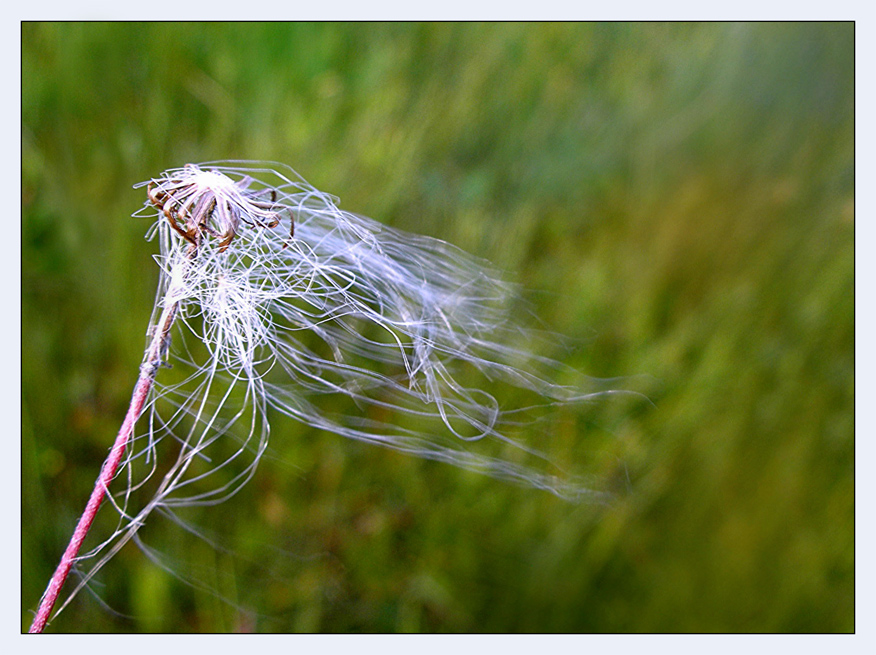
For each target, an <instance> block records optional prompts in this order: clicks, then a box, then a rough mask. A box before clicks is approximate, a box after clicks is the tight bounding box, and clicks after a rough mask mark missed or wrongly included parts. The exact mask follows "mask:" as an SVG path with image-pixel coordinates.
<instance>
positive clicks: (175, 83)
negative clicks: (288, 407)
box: [21, 23, 854, 632]
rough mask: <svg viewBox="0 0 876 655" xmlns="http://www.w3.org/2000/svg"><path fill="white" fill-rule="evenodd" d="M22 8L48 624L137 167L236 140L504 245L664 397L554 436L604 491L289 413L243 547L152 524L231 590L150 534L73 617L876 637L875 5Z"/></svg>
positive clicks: (585, 355)
mask: <svg viewBox="0 0 876 655" xmlns="http://www.w3.org/2000/svg"><path fill="white" fill-rule="evenodd" d="M22 31H23V39H22V41H23V51H22V80H23V100H22V116H23V124H22V153H23V170H22V176H23V179H22V203H23V216H22V244H21V246H22V321H23V325H22V334H23V342H22V355H23V357H22V393H23V401H22V453H23V460H22V477H23V501H22V503H23V505H22V515H23V517H24V525H23V526H22V527H23V537H22V548H23V553H22V554H23V557H22V561H23V571H22V598H21V603H22V626H24V627H26V626H27V625H29V623H30V619H31V614H30V610H32V609H34V608H35V607H36V604H37V601H38V599H39V597H40V594H41V593H42V591H43V589H44V588H45V585H46V583H47V581H48V578H49V576H50V574H51V572H52V570H53V569H54V567H55V565H56V564H57V561H58V559H59V557H60V555H61V552H62V551H63V548H64V546H65V545H66V542H67V540H68V538H69V536H70V533H71V531H72V528H73V525H74V523H75V518H76V517H77V516H78V514H79V512H81V510H82V508H83V506H84V503H85V500H86V498H87V496H88V494H89V493H90V491H91V488H92V486H93V484H94V480H95V478H96V476H97V473H98V470H99V467H100V464H101V462H102V461H103V459H104V457H105V455H106V452H107V449H108V448H109V445H110V444H111V442H112V440H113V438H114V436H115V434H116V432H117V430H118V426H119V424H120V422H121V419H122V417H123V415H124V412H125V409H126V407H127V402H128V400H129V397H130V393H131V389H132V387H133V384H134V380H135V377H136V374H137V368H138V365H139V363H140V359H141V356H142V349H143V346H144V343H145V334H144V332H145V328H146V325H147V322H148V319H149V315H150V311H151V305H152V302H153V299H154V291H155V284H156V281H157V267H156V266H155V265H154V263H153V262H152V260H151V258H150V256H151V254H153V253H154V252H155V248H156V245H155V244H154V243H147V242H145V241H143V238H142V236H143V234H144V233H145V231H146V229H147V227H148V225H147V223H146V222H144V221H142V220H138V219H133V218H128V216H129V215H130V214H131V213H132V212H133V211H134V210H136V209H137V208H138V207H140V206H141V205H142V203H143V201H144V199H145V197H144V194H143V192H142V190H133V189H132V188H131V187H132V185H133V184H134V183H136V182H139V181H142V180H146V179H149V178H150V177H153V176H156V175H158V174H159V173H160V172H161V171H162V170H164V169H166V168H170V167H175V166H181V165H182V164H185V163H186V162H190V161H191V162H199V161H208V160H213V159H227V158H233V159H261V160H277V161H282V162H286V163H288V164H290V165H292V166H293V167H294V168H295V169H296V170H298V172H300V173H301V174H302V175H303V176H304V177H305V178H306V179H307V180H308V181H310V182H311V183H312V184H314V185H315V186H317V187H318V188H320V189H322V190H324V191H328V192H331V193H334V194H336V195H338V196H340V197H341V198H342V207H344V208H346V209H349V210H352V211H356V212H359V213H363V214H367V215H369V216H372V217H374V218H376V219H378V220H381V221H384V222H386V223H388V224H391V225H394V226H396V227H399V228H402V229H406V230H409V231H413V232H419V233H425V234H429V235H433V236H437V237H439V238H442V239H445V240H447V241H450V242H452V243H455V244H457V245H459V246H460V247H462V248H464V249H466V250H468V251H470V252H473V253H475V254H477V255H480V256H483V257H486V258H489V259H490V260H492V261H493V262H494V263H495V264H496V265H497V266H498V267H499V268H502V269H504V270H507V271H509V275H510V276H511V277H512V279H514V280H517V281H519V282H520V283H522V284H523V285H524V286H525V287H526V288H527V289H529V290H531V291H532V292H533V293H532V296H531V299H532V301H533V303H534V304H535V306H536V308H537V312H538V314H539V316H540V317H541V318H542V319H543V321H544V324H545V325H546V326H547V327H548V328H550V329H552V330H555V331H556V332H559V333H562V334H564V335H567V336H568V337H570V338H571V339H572V340H573V341H572V343H573V347H569V348H566V349H564V350H563V349H560V348H559V347H558V348H557V350H556V352H548V353H545V354H548V355H551V356H555V357H561V358H563V359H564V361H565V362H567V363H568V364H571V365H573V366H575V367H577V368H580V369H581V370H583V371H585V372H586V373H588V374H590V375H593V376H597V377H611V376H628V377H627V380H626V381H621V382H620V383H619V384H621V385H624V384H635V383H636V381H637V379H638V378H636V377H635V376H636V375H638V374H643V375H647V376H650V378H649V379H651V380H653V381H654V382H652V383H650V384H649V386H648V393H649V396H650V397H651V399H652V400H653V402H654V407H648V406H644V407H643V406H642V404H636V403H629V402H600V403H597V404H595V405H593V406H590V407H582V408H580V411H577V412H568V411H567V412H564V413H563V415H562V416H560V417H559V418H558V420H557V422H556V424H555V425H554V426H553V428H552V432H553V433H552V435H551V443H550V445H549V447H548V449H549V450H550V451H551V452H552V453H553V454H554V455H555V456H556V457H557V458H558V459H559V460H560V461H561V463H562V464H563V465H564V466H568V467H569V468H570V469H572V470H576V469H579V468H580V469H581V470H585V471H588V472H590V473H591V474H593V473H594V472H596V475H595V481H596V482H597V483H598V484H600V485H601V486H604V487H608V488H617V489H618V490H620V491H619V493H618V495H617V500H616V501H615V502H614V503H612V504H610V505H608V506H593V505H575V504H570V503H567V502H564V501H562V500H559V499H557V498H555V497H553V496H551V495H549V494H547V493H543V492H539V491H535V490H532V489H526V488H520V487H516V486H513V485H510V484H507V483H503V482H499V481H496V480H493V479H490V478H485V477H483V476H478V475H474V474H470V473H466V472H463V471H460V470H458V469H456V468H453V467H451V466H448V465H441V464H434V463H429V462H424V461H421V460H417V459H413V458H410V457H405V456H402V455H399V454H397V453H393V452H391V451H386V450H384V449H381V448H377V447H367V446H364V445H361V444H356V443H352V442H348V441H346V440H344V439H342V438H341V437H337V436H334V435H331V434H322V433H319V432H317V431H315V430H313V429H311V428H309V427H307V426H302V425H299V424H297V423H294V422H290V421H286V420H282V418H281V417H276V419H275V420H274V421H273V432H272V446H273V453H272V455H273V459H272V460H270V461H267V462H265V464H264V465H263V466H262V467H261V468H260V469H259V472H258V474H257V475H256V477H255V479H254V480H253V481H252V482H251V483H250V484H249V486H248V487H247V488H246V489H245V491H244V492H243V493H241V494H240V495H239V496H237V497H235V498H234V499H232V500H231V501H229V502H228V503H226V504H224V505H222V506H219V507H215V508H205V509H203V510H198V511H196V512H192V514H191V518H193V520H195V521H196V523H197V524H198V525H200V526H203V527H204V529H205V530H208V531H215V532H216V535H215V536H216V538H217V539H218V540H219V541H220V543H221V544H222V546H223V548H216V547H213V546H211V545H209V544H207V543H205V542H203V541H201V540H199V539H196V538H194V537H192V536H191V535H188V534H186V533H184V532H182V531H181V530H179V529H178V528H176V527H174V526H172V525H171V524H169V523H168V522H166V521H162V520H161V519H160V518H159V517H157V516H156V517H153V518H152V520H151V521H150V523H149V524H148V525H147V526H146V528H144V531H143V536H144V538H145V539H146V541H147V543H149V544H150V545H151V546H153V547H154V548H155V549H156V550H157V551H158V552H160V553H162V554H163V555H164V556H166V557H168V558H171V559H172V560H173V565H174V568H175V569H176V571H178V572H179V573H180V574H182V575H185V576H192V577H195V578H197V579H198V580H200V581H201V582H202V583H203V584H204V585H206V586H207V587H208V588H202V587H196V588H192V587H190V586H187V585H186V584H184V583H183V582H181V581H180V580H179V579H178V578H177V577H174V576H172V575H170V574H168V573H166V572H165V571H163V570H162V569H160V568H159V567H157V566H156V565H155V564H154V563H152V562H151V561H150V560H149V558H147V557H146V555H144V553H143V552H141V551H140V550H138V549H137V548H136V547H134V546H133V545H129V546H127V547H126V548H125V549H124V550H123V551H122V552H121V553H119V554H118V555H117V556H116V558H115V559H114V561H113V562H111V563H110V564H109V565H108V566H107V567H105V568H104V569H103V571H102V573H101V575H100V576H99V578H98V580H97V582H96V584H95V587H94V590H95V593H96V596H97V597H99V598H100V599H101V600H102V601H103V602H105V603H106V605H107V606H108V607H109V608H111V609H107V607H105V606H103V605H102V604H101V602H99V601H98V600H97V599H96V598H95V597H93V596H91V595H89V594H87V593H85V594H81V595H80V596H79V597H78V598H77V599H76V601H74V603H73V604H72V605H71V606H70V607H69V608H68V609H67V610H65V612H64V613H63V614H62V615H61V616H60V617H59V618H58V619H57V621H55V622H54V623H53V624H52V625H51V626H50V628H49V630H50V631H56V632H80V631H82V632H86V631H87V632H94V631H101V632H103V631H106V632H115V631H120V632H127V631H142V632H147V631H168V632H177V631H179V632H195V631H197V632H214V631H232V630H255V631H262V632H274V631H324V632H348V631H364V632H375V631H378V632H395V631H436V632H459V631H465V632H482V631H488V632H518V631H520V632H530V631H535V632H542V631H549V632H552V631H563V632H627V631H631V632H643V631H645V632H662V631H671V632H685V631H698V632H699V631H702V632H710V631H722V632H724V631H726V632H735V631H745V632H762V631H766V632H787V631H791V632H848V631H851V630H853V629H854V622H853V598H854V593H853V592H854V551H853V543H854V542H853V529H854V524H853V500H854V496H853V491H854V487H853V457H854V425H853V386H854V382H853V379H854V377H853V374H854V359H853V334H854V331H853V284H854V278H853V247H852V246H853V233H854V196H853V192H854V187H853V183H854V168H853V127H854V123H853V120H854V116H853V90H854V89H853V63H854V59H853V55H854V50H853V36H854V34H853V27H852V26H851V25H850V24H814V23H812V24H784V25H781V24H757V25H744V24H743V25H740V24H729V23H727V24H717V25H708V24H707V25H687V24H671V25H662V24H645V25H623V24H611V25H567V24H563V25H553V24H537V25H531V24H498V25H478V24H458V25H408V24H392V25H379V24H358V25H345V24H329V25H321V24H305V25H293V24H280V25H273V24H254V23H248V24H240V25H224V24H205V25H198V24H185V25H176V24H124V23H114V24H100V23H88V24H25V25H24V26H23V28H22ZM579 465H580V467H579ZM99 519H100V520H99V521H98V522H97V524H96V527H95V530H96V531H97V534H95V535H93V538H94V541H93V542H89V543H93V544H96V543H97V542H98V541H97V540H98V539H99V538H100V536H101V535H100V530H101V529H103V530H105V531H106V530H109V529H111V528H112V526H113V523H112V513H111V512H109V511H107V510H105V511H103V512H101V517H99ZM223 599H225V600H223ZM226 601H227V602H226Z"/></svg>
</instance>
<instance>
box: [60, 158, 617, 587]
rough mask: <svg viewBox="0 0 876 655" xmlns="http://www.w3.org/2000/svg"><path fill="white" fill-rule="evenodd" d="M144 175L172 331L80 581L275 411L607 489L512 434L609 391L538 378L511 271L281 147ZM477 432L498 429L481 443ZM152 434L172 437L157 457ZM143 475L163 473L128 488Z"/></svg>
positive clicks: (195, 490)
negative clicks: (345, 190) (291, 162)
mask: <svg viewBox="0 0 876 655" xmlns="http://www.w3.org/2000/svg"><path fill="white" fill-rule="evenodd" d="M138 186H146V187H147V195H148V201H147V203H146V206H145V208H144V209H142V210H141V211H140V212H138V213H137V214H135V215H139V216H153V217H155V219H156V220H155V223H154V225H153V226H152V228H151V230H150V232H149V237H150V238H152V237H155V236H157V238H158V241H159V243H160V254H159V255H157V256H156V261H157V262H158V264H159V266H160V268H161V280H160V283H159V289H158V293H157V298H156V305H155V311H154V314H153V317H152V321H151V328H150V332H149V339H150V342H151V343H153V344H154V343H159V341H156V340H155V338H154V337H155V333H156V331H161V330H165V331H168V330H169V327H170V324H171V323H174V321H175V324H174V327H173V332H172V335H173V340H172V342H171V341H170V339H169V337H170V334H171V333H170V332H168V338H167V339H164V340H161V341H160V343H161V346H160V348H159V350H160V352H158V353H157V355H156V353H154V352H153V353H152V355H150V354H149V352H148V351H147V355H146V357H145V359H144V363H143V367H146V368H148V369H149V371H148V372H149V373H150V375H151V376H152V377H153V378H154V380H155V384H154V386H153V387H152V388H151V390H150V391H149V395H148V397H147V399H146V401H145V407H144V410H143V413H142V414H141V417H140V419H139V421H138V423H137V426H138V429H137V432H136V434H135V435H134V438H133V439H132V440H131V442H130V443H129V444H128V445H127V451H126V456H125V459H124V460H123V461H122V464H121V468H120V473H119V477H122V478H123V479H124V480H125V481H126V484H119V486H120V487H123V488H122V489H121V490H120V491H114V489H111V490H110V491H111V492H113V493H111V494H110V496H109V497H110V499H111V502H112V503H113V504H114V505H115V507H116V509H117V510H118V512H119V515H120V522H119V526H118V530H117V531H116V532H115V534H113V535H112V536H111V537H110V538H109V539H108V540H107V541H105V542H103V543H102V544H100V545H99V546H98V547H96V548H95V549H94V550H92V551H91V552H90V553H88V554H86V555H83V556H82V557H80V558H79V564H80V566H81V565H82V564H83V563H84V561H85V560H87V559H89V558H94V559H93V560H91V561H92V564H91V568H90V570H88V571H84V570H83V571H81V575H82V582H81V583H80V587H81V586H82V584H85V583H86V582H87V581H88V579H89V578H90V577H91V576H92V575H93V574H94V573H95V572H96V571H97V569H99V568H100V567H101V566H102V565H103V563H105V562H106V561H107V560H108V559H109V558H110V557H111V556H112V555H113V554H114V553H115V552H116V551H117V550H118V549H119V548H120V547H121V546H122V545H123V544H124V543H126V542H127V541H128V540H130V539H131V538H133V537H134V536H135V535H136V533H137V531H138V529H139V528H140V526H142V525H143V524H144V522H145V520H146V517H147V516H148V515H149V514H150V513H151V512H153V511H156V510H158V511H160V512H161V513H163V514H165V515H168V516H171V517H173V515H174V511H175V508H178V507H182V506H190V505H193V504H214V503H218V502H222V501H223V500H225V499H227V498H228V497H229V496H231V495H233V494H234V493H235V492H236V491H237V490H238V489H240V487H241V486H242V485H243V484H245V483H246V481H247V480H248V479H249V478H250V477H251V476H252V475H253V473H254V471H255V468H256V465H257V463H258V461H259V458H260V457H261V456H262V454H263V453H264V452H265V449H266V448H267V445H268V437H269V433H270V427H269V421H268V419H269V416H270V414H271V413H272V412H274V411H276V412H280V413H282V414H285V415H288V416H291V417H293V418H295V419H298V420H299V421H301V422H302V423H305V424H307V425H309V426H312V427H314V428H318V429H322V430H327V431H330V432H334V433H337V434H339V435H341V436H344V437H348V438H351V439H357V440H360V441H365V442H370V443H375V444H380V445H382V446H386V447H389V448H393V449H396V450H400V451H403V452H406V453H410V454H413V455H416V456H419V457H425V458H429V459H433V460H440V461H444V462H449V463H451V464H454V465H457V466H461V467H464V468H466V469H470V470H474V471H479V472H483V473H486V474H489V475H492V476H495V477H498V478H503V479H508V480H512V481H515V482H518V483H522V484H525V485H531V486H533V487H537V488H541V489H546V490H549V491H551V492H553V493H555V494H557V495H560V496H563V497H569V498H575V499H582V498H585V499H588V498H589V499H599V498H601V495H600V494H599V493H597V492H595V491H592V490H590V489H588V488H587V487H586V486H583V485H580V484H578V483H577V482H576V481H575V480H574V479H572V478H569V477H568V476H564V475H562V474H561V472H560V471H559V470H558V469H556V468H555V467H553V466H552V465H551V464H550V463H549V462H548V461H547V459H546V458H544V456H542V455H541V454H540V452H539V450H537V449H536V448H535V447H534V445H533V444H527V443H524V442H523V441H521V440H519V439H518V438H515V435H519V433H520V432H521V430H522V427H523V426H526V425H530V424H531V423H532V422H533V421H535V420H538V417H539V416H543V415H544V410H550V409H552V408H555V407H557V406H559V405H563V404H569V403H578V402H583V401H587V400H588V399H590V398H592V397H594V396H596V395H599V393H606V392H598V393H586V392H584V391H582V390H581V389H580V388H578V387H573V386H560V385H557V384H553V383H551V382H550V380H549V378H550V376H551V375H552V374H555V373H556V372H557V371H558V370H560V369H561V368H562V367H561V366H560V365H559V364H558V363H556V362H553V361H551V360H549V359H545V358H542V357H538V356H536V355H534V354H533V353H532V352H530V350H529V345H528V342H529V341H530V340H531V339H533V338H534V334H535V333H534V332H531V331H528V330H527V329H526V328H525V327H523V326H521V325H520V324H519V322H518V321H516V320H513V319H514V316H515V315H518V314H519V310H520V307H519V305H518V304H516V303H517V297H516V295H515V291H514V288H513V287H512V286H511V285H509V284H507V283H505V282H503V281H502V280H501V277H500V276H499V275H497V274H496V273H495V272H494V271H492V270H491V269H490V267H489V265H488V264H487V263H486V262H484V261H481V260H478V259H476V258H474V257H472V256H470V255H468V254H466V253H464V252H462V251H461V250H459V249H458V248H456V247H454V246H452V245H449V244H447V243H444V242H442V241H439V240H436V239H432V238H427V237H423V236H416V235H413V234H407V233H404V232H401V231H398V230H395V229H391V228H389V227H387V226H385V225H382V224H380V223H378V222H375V221H373V220H371V219H369V218H365V217H363V216H359V215H356V214H352V213H349V212H346V211H343V210H341V209H339V207H338V201H337V199H336V198H334V197H332V196H330V195H328V194H325V193H322V192H320V191H318V190H317V189H315V188H313V187H312V186H310V185H309V184H307V183H306V182H305V181H304V180H302V179H301V178H300V177H298V176H297V175H296V174H295V173H294V172H293V171H292V170H291V169H290V168H288V167H285V166H282V165H279V164H269V165H263V166H260V165H258V164H251V163H243V162H225V163H221V162H217V163H209V164H200V165H191V164H190V165H187V166H185V167H183V168H180V169H173V170H169V171H166V172H165V173H164V174H163V175H162V176H160V177H158V178H156V179H154V180H151V181H150V182H148V183H143V184H142V185H138ZM152 350H155V347H153V348H152ZM163 364H166V365H167V368H165V367H161V369H160V370H158V368H159V366H160V365H163ZM171 366H172V368H170V367H171ZM472 379H474V380H478V381H479V384H478V385H477V386H473V385H471V384H470V383H466V382H465V381H468V380H472ZM467 384H468V386H467ZM498 387H505V388H516V389H518V390H520V392H521V393H520V394H519V396H518V397H520V398H522V399H524V404H525V406H521V407H513V408H503V407H500V404H499V402H498V401H497V400H496V398H495V396H494V393H493V391H492V390H494V389H495V388H498ZM527 399H529V400H527ZM530 401H531V402H530ZM340 408H343V409H340ZM539 411H541V412H542V413H541V414H539ZM284 438H294V435H289V436H288V437H287V436H286V435H284ZM482 440H491V441H494V442H498V445H499V446H500V447H499V448H494V449H492V450H493V452H492V453H491V454H487V453H485V452H480V451H479V446H483V445H484V444H475V443H474V442H478V441H482ZM159 451H161V452H162V453H163V457H167V451H170V452H172V453H178V455H177V457H176V460H175V462H174V463H172V465H170V466H169V467H168V466H167V465H166V464H161V463H160V462H162V461H163V460H162V458H161V457H159ZM515 452H516V453H518V454H519V455H520V457H516V456H514V455H513V453H515ZM532 462H536V463H537V462H541V465H535V466H534V465H533V464H532ZM153 477H155V478H160V480H157V491H156V492H155V493H154V495H152V496H151V500H148V502H146V503H145V504H143V505H142V506H141V507H135V506H134V505H135V504H136V503H135V501H134V499H135V498H138V497H139V495H138V493H139V492H138V490H140V489H141V488H145V486H146V484H147V481H149V480H150V479H151V478H153ZM77 590H78V588H77ZM74 594H75V591H74ZM68 602H69V601H68Z"/></svg>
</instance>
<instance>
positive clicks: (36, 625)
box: [29, 244, 197, 633]
mask: <svg viewBox="0 0 876 655" xmlns="http://www.w3.org/2000/svg"><path fill="white" fill-rule="evenodd" d="M196 251H197V247H196V245H195V244H193V245H192V246H191V247H190V248H189V251H188V253H187V254H188V258H189V259H192V258H193V257H194V256H195V254H196ZM168 295H169V294H168ZM178 308H179V303H178V302H174V303H171V304H170V305H169V306H167V307H165V308H164V311H163V312H162V313H161V318H160V319H159V321H158V324H157V325H156V327H155V333H154V335H153V337H152V341H151V342H150V344H149V347H148V348H147V350H146V355H145V357H144V358H143V363H142V364H141V365H140V377H139V378H138V379H137V384H136V385H135V386H134V393H133V394H132V396H131V404H130V405H129V406H128V413H127V414H126V415H125V420H124V421H123V422H122V428H121V429H120V430H119V434H118V436H117V437H116V441H115V443H114V444H113V447H112V449H111V450H110V454H109V456H108V457H107V458H106V461H105V462H104V463H103V466H102V467H101V469H100V475H99V476H98V478H97V482H96V483H95V485H94V491H92V492H91V497H90V498H89V499H88V504H87V505H86V506H85V511H84V512H82V516H81V517H80V518H79V523H78V524H77V525H76V529H75V530H74V531H73V536H72V537H71V538H70V543H69V544H68V545H67V550H65V551H64V555H63V556H62V557H61V562H60V564H58V568H57V569H55V573H54V574H53V575H52V579H51V580H50V581H49V586H48V587H47V588H46V591H45V593H44V594H43V597H42V599H41V600H40V606H39V607H38V608H37V613H36V616H35V617H34V620H33V623H32V624H31V626H30V630H29V632H32V633H33V632H42V631H43V630H44V629H45V627H46V624H47V623H48V620H49V615H51V613H52V609H53V608H54V607H55V602H56V601H57V600H58V594H59V593H60V592H61V588H62V587H63V586H64V582H65V581H66V580H67V576H68V575H69V573H70V568H71V567H72V566H73V563H74V562H75V561H76V555H77V554H78V553H79V548H80V547H81V546H82V542H83V541H84V540H85V535H87V534H88V530H89V529H90V528H91V524H92V523H93V522H94V517H95V516H96V515H97V510H98V509H100V504H101V503H102V502H103V498H104V496H105V495H106V493H107V489H108V487H109V484H110V482H112V480H113V478H114V477H115V475H116V472H117V471H118V468H119V464H121V461H122V458H123V457H124V455H125V449H126V448H127V446H128V443H129V442H130V440H131V438H132V437H133V435H134V426H135V425H136V423H137V419H138V418H140V413H141V412H142V411H143V406H144V405H145V404H146V399H147V398H148V397H149V391H150V390H151V389H152V385H153V383H154V382H155V374H156V372H157V371H158V368H159V367H160V366H161V361H162V355H163V354H164V353H165V352H167V349H168V346H169V345H170V328H171V326H172V325H173V321H174V319H175V318H176V313H177V309H178Z"/></svg>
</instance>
